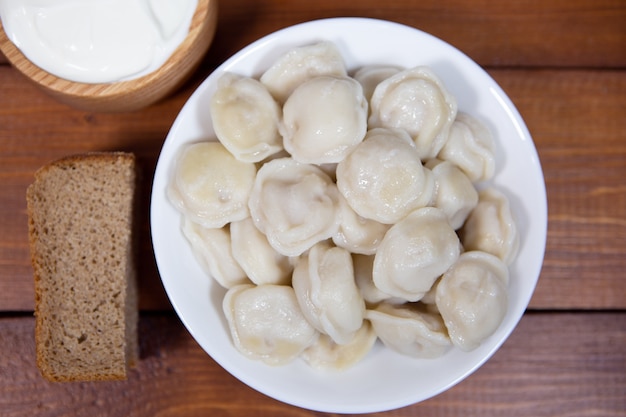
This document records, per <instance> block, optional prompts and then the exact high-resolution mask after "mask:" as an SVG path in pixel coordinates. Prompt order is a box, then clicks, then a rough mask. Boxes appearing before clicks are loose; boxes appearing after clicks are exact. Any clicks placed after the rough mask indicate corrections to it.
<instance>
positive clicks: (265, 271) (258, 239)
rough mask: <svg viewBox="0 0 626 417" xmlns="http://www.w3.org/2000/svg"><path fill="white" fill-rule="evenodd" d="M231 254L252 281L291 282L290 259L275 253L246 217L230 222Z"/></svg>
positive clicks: (266, 282) (291, 269)
mask: <svg viewBox="0 0 626 417" xmlns="http://www.w3.org/2000/svg"><path fill="white" fill-rule="evenodd" d="M230 235H231V242H232V253H233V258H235V260H237V262H238V263H239V265H240V266H241V268H242V269H243V270H244V271H245V272H246V275H247V276H248V278H249V279H250V281H252V282H253V283H254V284H257V285H262V284H280V285H288V284H290V283H291V272H292V271H293V262H292V259H291V258H289V257H287V256H285V255H281V254H280V253H278V252H277V251H276V250H275V249H274V248H273V247H272V246H271V245H270V244H269V242H268V241H267V238H266V237H265V235H264V234H263V233H261V232H260V231H259V229H257V228H256V226H255V225H254V222H253V221H252V219H251V218H250V217H248V218H246V219H244V220H240V221H238V222H233V223H231V224H230Z"/></svg>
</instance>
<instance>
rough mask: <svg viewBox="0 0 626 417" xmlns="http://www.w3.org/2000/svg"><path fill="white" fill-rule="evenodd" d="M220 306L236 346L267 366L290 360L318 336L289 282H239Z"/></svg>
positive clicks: (281, 363)
mask: <svg viewBox="0 0 626 417" xmlns="http://www.w3.org/2000/svg"><path fill="white" fill-rule="evenodd" d="M222 306H223V310H224V315H225V316H226V321H227V322H228V326H229V329H230V333H231V336H232V338H233V342H234V344H235V347H236V348H237V349H238V350H239V351H240V352H241V353H242V354H244V355H245V356H247V357H248V358H251V359H255V360H261V361H263V362H265V363H267V364H268V365H284V364H286V363H289V362H291V361H292V360H294V359H295V358H297V357H298V356H299V355H300V354H301V353H302V352H303V351H304V350H305V349H306V348H308V347H309V346H311V345H312V344H313V343H314V342H315V340H316V339H317V337H318V336H319V333H318V332H317V331H316V330H315V329H314V328H313V326H311V325H310V324H309V322H308V321H307V320H306V318H305V317H304V315H303V314H302V311H301V310H300V306H299V305H298V302H297V300H296V296H295V294H294V291H293V288H291V287H290V286H288V285H271V284H267V285H259V286H255V285H238V286H236V287H233V288H231V289H230V290H228V292H227V293H226V295H225V296H224V300H223V303H222Z"/></svg>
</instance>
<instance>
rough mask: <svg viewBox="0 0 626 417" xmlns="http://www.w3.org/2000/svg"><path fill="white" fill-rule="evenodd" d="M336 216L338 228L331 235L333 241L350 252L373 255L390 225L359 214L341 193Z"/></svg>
mask: <svg viewBox="0 0 626 417" xmlns="http://www.w3.org/2000/svg"><path fill="white" fill-rule="evenodd" d="M338 216H339V230H337V233H335V234H334V235H333V242H334V243H335V245H337V246H339V247H342V248H344V249H347V250H348V251H350V252H352V253H361V254H365V255H373V254H374V253H375V252H376V248H378V245H379V244H380V242H381V241H382V240H383V236H385V233H387V230H389V227H390V225H388V224H383V223H379V222H377V221H376V220H372V219H366V218H364V217H362V216H359V215H358V214H357V213H356V212H355V211H354V209H353V208H352V207H350V205H349V204H348V202H347V201H346V199H345V198H343V196H341V195H340V196H339V211H338Z"/></svg>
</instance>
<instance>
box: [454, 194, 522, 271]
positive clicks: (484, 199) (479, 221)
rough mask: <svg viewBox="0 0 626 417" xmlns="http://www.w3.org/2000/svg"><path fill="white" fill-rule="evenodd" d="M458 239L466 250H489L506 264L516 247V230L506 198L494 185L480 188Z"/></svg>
mask: <svg viewBox="0 0 626 417" xmlns="http://www.w3.org/2000/svg"><path fill="white" fill-rule="evenodd" d="M461 239H462V242H463V246H464V247H465V249H466V250H481V251H485V252H489V253H491V254H492V255H495V256H497V257H498V258H500V259H501V260H502V261H503V262H504V263H505V264H506V265H510V264H511V262H513V260H514V259H515V256H516V255H517V251H518V248H519V233H518V231H517V225H516V224H515V220H514V219H513V213H512V212H511V206H510V204H509V200H508V198H507V197H506V196H505V195H504V194H503V193H502V192H500V191H498V190H496V189H495V188H487V189H485V190H482V191H481V192H480V193H479V197H478V204H477V205H476V207H475V208H474V209H473V210H472V212H471V213H470V215H469V217H468V218H467V221H466V222H465V225H464V226H463V228H462V230H461Z"/></svg>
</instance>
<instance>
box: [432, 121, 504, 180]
mask: <svg viewBox="0 0 626 417" xmlns="http://www.w3.org/2000/svg"><path fill="white" fill-rule="evenodd" d="M494 153H495V142H494V139H493V136H492V134H491V131H490V130H489V129H488V128H487V126H485V125H484V124H483V123H482V122H481V121H479V120H478V119H476V118H475V117H472V116H470V115H469V114H467V113H461V112H459V113H458V114H457V116H456V120H455V121H454V123H452V126H451V128H450V135H449V136H448V140H447V141H446V143H445V144H444V145H443V148H441V151H440V152H439V155H438V158H439V159H443V160H445V161H450V162H452V163H453V164H455V165H456V166H458V167H459V168H460V169H461V170H462V171H463V172H464V173H465V175H467V177H468V178H469V179H470V180H471V181H472V182H478V181H485V180H488V179H491V178H492V177H493V175H494V172H495V155H494Z"/></svg>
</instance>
